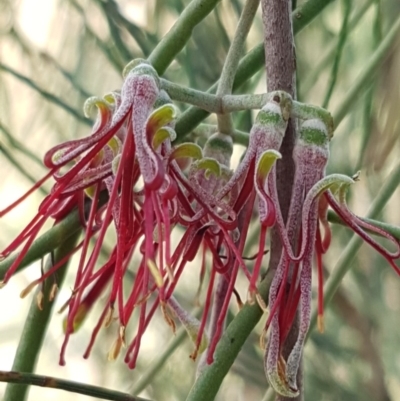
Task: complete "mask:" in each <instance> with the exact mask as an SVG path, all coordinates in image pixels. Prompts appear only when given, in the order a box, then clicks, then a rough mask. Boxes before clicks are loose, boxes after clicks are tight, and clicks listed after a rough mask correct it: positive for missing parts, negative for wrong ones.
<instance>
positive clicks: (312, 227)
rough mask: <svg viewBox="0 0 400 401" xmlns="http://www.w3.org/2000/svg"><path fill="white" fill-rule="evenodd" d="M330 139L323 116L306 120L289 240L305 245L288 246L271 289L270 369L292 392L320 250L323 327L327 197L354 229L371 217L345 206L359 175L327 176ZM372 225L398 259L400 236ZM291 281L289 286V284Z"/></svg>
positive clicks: (278, 384)
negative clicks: (289, 341) (291, 340)
mask: <svg viewBox="0 0 400 401" xmlns="http://www.w3.org/2000/svg"><path fill="white" fill-rule="evenodd" d="M329 139H330V135H329V127H327V125H326V124H325V123H324V122H323V121H322V120H321V119H315V118H314V119H310V120H306V121H305V122H304V123H303V124H302V126H301V129H300V133H299V138H298V140H297V143H296V146H295V149H294V153H293V157H294V160H295V164H296V174H295V180H294V188H293V193H292V199H291V204H290V209H289V217H288V222H287V225H286V228H287V238H288V240H289V241H290V242H291V243H296V242H297V244H298V248H299V249H300V251H299V254H298V256H297V257H294V256H293V255H290V251H288V249H287V248H285V247H284V248H283V251H282V255H281V259H280V262H279V265H278V268H277V271H276V274H275V276H274V279H273V282H272V285H271V288H270V293H269V305H270V308H271V311H270V316H269V318H268V321H267V324H266V327H269V325H270V335H269V340H268V345H267V349H266V354H265V370H266V374H267V377H268V379H269V381H270V383H271V385H272V386H273V387H274V389H275V390H276V391H277V392H279V393H280V394H282V395H284V396H286V397H295V396H297V394H298V389H297V385H296V377H297V371H298V368H299V364H300V360H301V355H302V350H303V346H304V341H305V339H306V335H307V332H308V328H309V324H310V316H311V269H312V260H313V255H314V250H315V251H316V256H317V267H318V327H319V329H320V331H323V292H322V289H323V279H322V261H321V256H322V253H324V252H325V251H326V249H327V247H328V246H329V242H330V237H331V233H330V229H329V226H328V224H327V219H326V211H327V205H328V203H327V200H328V201H329V203H330V204H332V205H335V206H337V210H338V211H340V213H341V215H343V216H346V217H347V221H346V223H348V224H349V227H350V228H353V227H356V228H355V229H354V231H356V232H358V231H360V230H361V228H359V227H358V225H357V224H359V225H360V226H361V225H362V227H363V228H367V223H364V222H362V220H361V219H359V218H357V217H356V216H354V215H353V214H352V213H351V212H350V211H349V210H348V209H347V208H346V207H345V206H344V205H345V204H344V197H345V193H346V191H347V188H348V187H349V186H350V185H351V184H353V183H354V180H353V179H351V178H349V177H347V176H344V175H340V174H332V175H329V176H326V177H324V175H325V166H326V163H327V161H328V156H329V149H328V144H329ZM324 194H325V196H323V195H324ZM334 194H337V195H338V197H339V199H340V201H339V203H338V202H336V200H335V198H334ZM325 197H326V198H325ZM349 216H353V218H352V219H351V218H350V217H349ZM319 220H320V222H321V223H322V226H323V227H324V230H325V233H324V238H322V236H321V232H320V226H319V222H318V221H319ZM360 222H361V223H360ZM299 227H300V229H299ZM368 229H370V230H371V231H373V232H375V233H377V234H380V235H383V236H384V237H385V238H387V239H389V240H391V241H392V242H393V243H394V244H395V245H396V246H397V252H396V253H394V254H390V253H388V252H387V251H386V252H384V250H383V249H382V248H381V247H380V245H378V244H377V243H376V242H375V241H374V240H373V239H372V238H370V237H369V238H370V241H369V243H373V244H374V245H375V246H374V247H375V249H378V251H382V252H381V253H382V254H385V255H386V256H387V258H388V260H389V261H392V262H393V258H397V257H398V256H399V245H398V241H397V240H396V239H395V238H394V237H392V236H391V235H390V234H388V233H386V232H383V230H380V229H378V228H376V227H371V225H369V224H368ZM363 233H364V232H363ZM365 235H366V234H365ZM393 264H394V262H393ZM396 271H398V269H396ZM288 281H289V283H290V284H289V289H287V285H286V283H287V282H288ZM298 307H299V308H300V309H299V313H300V318H299V319H300V322H299V333H298V338H297V340H296V343H295V345H294V347H293V349H292V350H291V352H290V354H289V356H288V358H287V361H285V359H284V358H283V356H282V346H283V344H284V342H285V340H286V338H287V335H288V333H289V331H290V329H291V327H292V324H293V320H294V318H295V315H296V311H297V309H298Z"/></svg>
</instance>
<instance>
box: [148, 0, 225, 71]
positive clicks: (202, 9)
mask: <svg viewBox="0 0 400 401" xmlns="http://www.w3.org/2000/svg"><path fill="white" fill-rule="evenodd" d="M219 1H220V0H192V1H191V2H190V3H189V5H188V6H187V7H186V8H185V9H184V10H183V12H182V14H181V15H180V16H179V18H178V19H177V21H176V22H175V24H174V25H173V27H172V28H171V29H170V31H169V32H168V33H167V34H166V35H165V36H164V37H163V39H162V40H161V41H160V42H159V43H158V45H157V46H156V47H155V49H154V50H153V51H152V52H151V54H150V56H149V58H148V61H149V62H150V63H151V64H152V65H153V67H154V68H155V69H156V71H157V72H158V74H159V75H162V74H164V72H165V70H166V69H167V67H168V66H169V65H170V64H171V62H172V61H173V60H174V58H175V57H176V55H177V54H178V53H179V52H180V51H181V50H182V49H183V48H184V46H185V45H186V43H187V41H188V40H189V39H190V37H191V35H192V31H193V29H194V27H195V26H196V25H197V24H199V23H200V22H201V21H202V20H203V19H204V18H205V17H207V15H208V14H209V13H210V12H211V11H212V10H213V9H214V8H215V6H216V5H217V4H218V3H219Z"/></svg>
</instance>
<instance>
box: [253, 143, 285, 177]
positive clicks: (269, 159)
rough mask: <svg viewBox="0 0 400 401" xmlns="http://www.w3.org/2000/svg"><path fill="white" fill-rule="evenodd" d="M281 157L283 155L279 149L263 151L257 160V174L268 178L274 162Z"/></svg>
mask: <svg viewBox="0 0 400 401" xmlns="http://www.w3.org/2000/svg"><path fill="white" fill-rule="evenodd" d="M281 158H282V155H281V154H280V153H279V152H278V151H277V150H273V149H269V150H266V151H265V152H263V153H262V155H261V156H260V158H259V159H258V162H257V175H258V176H259V177H260V178H262V179H265V178H267V176H268V174H269V172H270V171H271V169H272V166H273V165H274V163H275V162H276V161H277V160H278V159H281Z"/></svg>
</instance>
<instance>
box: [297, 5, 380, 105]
mask: <svg viewBox="0 0 400 401" xmlns="http://www.w3.org/2000/svg"><path fill="white" fill-rule="evenodd" d="M374 1H375V0H369V1H367V2H366V3H364V4H362V5H361V7H360V8H359V9H358V10H357V12H356V14H355V15H354V16H353V17H352V18H351V20H350V22H349V31H353V30H354V28H356V27H357V26H358V23H359V22H360V21H361V20H362V17H363V16H364V15H365V14H366V12H367V11H368V10H369V8H370V7H371V5H372V4H373V3H374ZM337 47H338V45H337V43H333V44H332V46H330V47H329V50H328V51H327V52H326V53H325V55H324V56H323V57H322V59H321V61H320V62H319V63H318V65H317V66H315V67H313V68H312V69H311V71H308V73H307V76H306V77H304V79H303V80H302V82H301V83H300V84H301V87H300V91H301V93H302V94H306V93H307V92H308V91H310V90H311V88H313V87H314V85H315V84H316V82H317V81H318V77H320V76H321V73H322V71H324V70H325V68H327V67H328V66H330V65H331V63H332V60H333V57H334V56H335V53H336V51H337ZM300 98H301V99H302V98H303V96H300Z"/></svg>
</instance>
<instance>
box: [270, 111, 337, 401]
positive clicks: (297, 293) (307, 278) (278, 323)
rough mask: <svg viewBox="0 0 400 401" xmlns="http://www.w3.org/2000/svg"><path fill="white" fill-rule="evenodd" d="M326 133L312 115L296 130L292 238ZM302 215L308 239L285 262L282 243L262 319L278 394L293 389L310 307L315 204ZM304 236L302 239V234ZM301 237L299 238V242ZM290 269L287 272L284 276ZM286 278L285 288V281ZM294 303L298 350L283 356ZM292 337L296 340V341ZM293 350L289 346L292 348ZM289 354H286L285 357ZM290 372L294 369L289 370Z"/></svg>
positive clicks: (321, 161)
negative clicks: (298, 257) (300, 253)
mask: <svg viewBox="0 0 400 401" xmlns="http://www.w3.org/2000/svg"><path fill="white" fill-rule="evenodd" d="M329 139H330V137H329V135H328V129H327V127H326V125H325V124H324V123H323V122H322V121H321V120H318V119H312V120H306V121H305V122H304V123H303V124H302V126H301V128H300V132H299V138H298V140H297V143H296V146H295V149H294V152H293V158H294V161H295V165H296V173H295V179H294V187H293V192H292V199H291V203H290V209H289V216H288V220H287V225H286V227H287V235H288V239H289V241H290V242H291V243H293V244H294V243H295V241H296V239H297V236H298V233H299V225H300V218H301V209H302V207H303V204H304V201H305V196H306V194H307V193H308V192H309V191H310V190H311V188H312V187H313V186H314V185H315V184H316V183H317V182H318V181H319V180H320V179H322V177H323V176H324V172H325V166H326V163H327V161H328V156H329V149H328V144H329ZM312 201H313V203H314V205H313V207H312V208H311V210H309V213H308V215H307V225H308V230H309V231H308V241H307V245H306V252H305V255H304V258H303V260H302V261H301V262H296V263H291V260H290V257H289V255H288V252H286V250H285V248H283V251H282V255H281V260H280V262H279V265H278V268H277V271H276V273H275V276H274V279H273V281H272V284H271V288H270V293H269V305H270V308H271V311H270V316H269V318H268V322H267V325H269V324H271V328H270V335H269V340H268V345H267V349H266V355H265V370H266V374H267V377H268V379H269V381H270V383H271V385H272V386H273V387H274V388H275V390H276V391H278V392H279V393H280V394H282V395H284V396H288V397H295V396H296V395H297V394H298V389H297V387H296V374H297V369H298V364H299V361H300V357H301V348H302V347H301V344H302V342H303V341H304V339H303V338H304V336H305V333H306V332H307V329H308V325H309V319H310V308H311V305H310V303H311V262H312V257H313V249H314V242H315V235H316V228H317V211H318V204H317V202H315V199H313V200H312ZM304 240H305V239H304ZM301 241H302V239H301V238H300V239H299V244H301ZM290 275H291V277H290ZM288 279H289V282H290V285H289V287H290V288H289V291H287V288H286V283H287V280H288ZM299 302H300V304H301V307H300V329H299V338H298V340H297V343H299V347H300V354H299V353H298V352H297V348H299V347H296V351H295V352H294V353H293V354H291V355H293V356H292V357H291V359H290V365H289V360H288V366H286V362H285V361H284V359H283V357H282V354H281V350H282V346H283V343H284V341H285V339H286V337H287V335H288V333H289V330H290V327H291V325H292V323H293V319H294V317H295V314H296V311H297V307H298V304H299ZM297 343H296V344H297ZM292 352H293V351H292ZM289 358H290V357H289ZM293 373H294V374H293Z"/></svg>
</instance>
